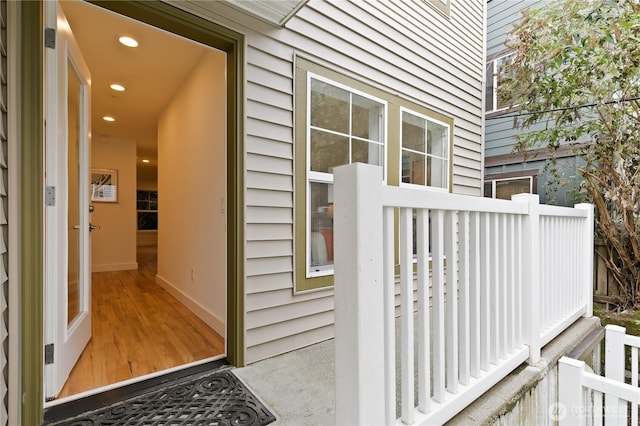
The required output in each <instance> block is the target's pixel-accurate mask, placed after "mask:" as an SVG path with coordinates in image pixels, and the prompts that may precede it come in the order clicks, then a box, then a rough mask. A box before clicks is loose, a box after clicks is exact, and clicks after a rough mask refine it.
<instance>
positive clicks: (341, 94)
mask: <svg viewBox="0 0 640 426" xmlns="http://www.w3.org/2000/svg"><path fill="white" fill-rule="evenodd" d="M438 1H439V0H438ZM295 92H296V95H295V120H296V124H295V132H296V133H295V188H296V189H295V193H294V196H295V201H294V203H295V215H294V240H295V242H294V253H295V255H294V262H295V265H294V274H295V291H307V290H313V289H318V288H323V287H328V286H332V285H333V256H334V239H333V169H334V168H335V167H337V166H340V165H343V164H349V163H354V162H361V163H368V164H374V165H377V166H381V167H382V173H383V175H382V176H381V179H383V181H385V182H386V184H387V185H394V186H399V185H414V186H419V187H423V188H436V190H450V188H451V167H452V166H451V163H452V142H453V135H452V129H453V119H451V118H450V117H447V116H444V115H442V114H439V113H436V112H434V111H431V110H429V109H427V108H425V107H424V106H421V105H417V104H415V103H413V102H410V101H408V100H406V99H403V98H400V97H398V96H395V95H391V94H389V93H387V92H384V91H382V90H380V89H377V88H375V87H373V86H371V85H368V84H366V83H363V82H361V81H358V80H355V79H353V78H350V77H347V76H345V75H343V74H340V73H338V72H335V71H332V70H329V69H327V68H325V67H322V66H320V65H318V64H315V63H313V62H311V61H308V60H306V59H303V58H300V57H296V87H295Z"/></svg>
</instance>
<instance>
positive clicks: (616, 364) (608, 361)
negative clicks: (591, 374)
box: [604, 324, 627, 425]
mask: <svg viewBox="0 0 640 426" xmlns="http://www.w3.org/2000/svg"><path fill="white" fill-rule="evenodd" d="M626 332H627V330H626V328H624V327H620V326H618V325H612V324H609V325H607V326H606V327H605V328H604V351H605V355H604V376H605V377H606V378H608V379H612V380H615V381H617V382H622V383H624V369H625V355H624V335H625V333H626ZM604 401H605V424H607V425H626V424H627V419H626V415H627V406H626V404H625V403H624V402H622V401H620V400H619V399H618V398H616V397H615V396H614V395H610V394H606V395H605V397H604Z"/></svg>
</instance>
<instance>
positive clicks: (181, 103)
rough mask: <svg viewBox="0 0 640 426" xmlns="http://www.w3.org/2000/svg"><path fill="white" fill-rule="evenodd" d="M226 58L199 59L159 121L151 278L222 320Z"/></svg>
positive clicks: (214, 322)
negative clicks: (155, 242)
mask: <svg viewBox="0 0 640 426" xmlns="http://www.w3.org/2000/svg"><path fill="white" fill-rule="evenodd" d="M225 61H226V57H225V54H224V53H219V52H214V51H212V52H210V53H206V54H205V55H204V56H203V59H202V60H201V62H200V63H199V64H198V65H197V66H196V67H195V68H194V70H193V72H192V73H191V75H190V76H189V77H188V78H187V79H186V81H185V82H184V84H183V86H182V87H181V88H180V89H179V90H178V91H177V93H176V95H175V96H174V97H173V99H172V100H171V101H170V103H169V104H168V105H167V107H166V109H165V110H164V112H163V113H162V114H161V116H160V118H159V119H158V164H159V166H158V193H159V198H160V200H159V209H158V275H157V277H156V278H157V281H158V283H159V284H160V285H162V286H163V287H164V288H165V289H167V290H168V291H169V292H170V293H172V294H173V295H174V296H175V297H176V298H177V299H178V300H180V301H181V302H182V303H183V304H185V305H186V306H187V307H189V309H191V310H192V311H193V312H194V313H195V314H196V315H198V316H199V317H200V318H201V319H203V320H204V321H205V322H206V323H207V324H209V325H210V326H211V327H212V328H213V329H215V330H216V331H217V332H218V333H219V334H221V335H223V336H225V323H226V230H225V224H226V216H225V215H226V213H225V205H226V202H225V199H226V173H227V171H226V113H225V111H226V89H225V87H226V83H225V69H226V63H225Z"/></svg>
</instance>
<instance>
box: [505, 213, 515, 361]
mask: <svg viewBox="0 0 640 426" xmlns="http://www.w3.org/2000/svg"><path fill="white" fill-rule="evenodd" d="M507 220H508V223H507V229H508V231H507V235H508V237H507V238H508V240H507V256H506V258H505V262H506V263H507V280H506V285H507V349H508V351H509V353H511V352H513V349H514V348H515V343H514V342H515V325H516V317H515V314H514V307H515V304H516V299H515V291H514V289H515V286H516V279H515V278H516V274H515V268H516V264H515V263H516V261H515V257H516V248H515V244H514V241H515V226H514V221H515V218H514V217H513V215H509V216H508V217H507Z"/></svg>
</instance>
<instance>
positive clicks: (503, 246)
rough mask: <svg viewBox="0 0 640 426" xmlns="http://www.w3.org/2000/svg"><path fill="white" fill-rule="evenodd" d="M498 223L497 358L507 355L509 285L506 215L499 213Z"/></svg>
mask: <svg viewBox="0 0 640 426" xmlns="http://www.w3.org/2000/svg"><path fill="white" fill-rule="evenodd" d="M498 223H499V224H500V226H499V228H498V231H499V232H500V234H501V235H500V259H501V260H500V263H499V264H500V271H499V277H500V279H499V280H498V288H499V291H500V293H499V294H500V297H499V299H498V302H499V304H500V316H499V318H498V321H499V322H498V326H499V335H500V340H499V346H498V350H499V352H498V355H499V356H498V358H501V359H504V358H506V357H507V335H508V331H507V326H508V321H507V310H508V309H509V308H508V306H509V302H508V300H509V299H508V297H507V288H508V287H509V281H508V280H507V266H508V262H507V216H506V215H505V214H501V215H500V216H499V217H498Z"/></svg>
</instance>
